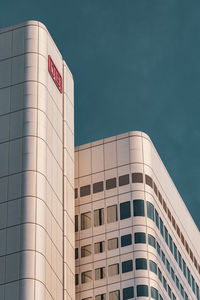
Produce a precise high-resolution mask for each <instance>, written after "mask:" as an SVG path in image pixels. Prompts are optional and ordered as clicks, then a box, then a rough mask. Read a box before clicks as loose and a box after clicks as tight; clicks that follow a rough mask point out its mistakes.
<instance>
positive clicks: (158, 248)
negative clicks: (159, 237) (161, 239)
mask: <svg viewBox="0 0 200 300" xmlns="http://www.w3.org/2000/svg"><path fill="white" fill-rule="evenodd" d="M157 252H158V254H159V256H160V245H159V243H158V242H157Z"/></svg>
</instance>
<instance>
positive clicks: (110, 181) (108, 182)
mask: <svg viewBox="0 0 200 300" xmlns="http://www.w3.org/2000/svg"><path fill="white" fill-rule="evenodd" d="M116 186H117V181H116V178H111V179H108V180H106V190H110V189H114V188H116Z"/></svg>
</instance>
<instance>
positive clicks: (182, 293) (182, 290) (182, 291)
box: [180, 284, 184, 297]
mask: <svg viewBox="0 0 200 300" xmlns="http://www.w3.org/2000/svg"><path fill="white" fill-rule="evenodd" d="M180 290H181V296H182V297H184V289H183V286H182V284H180Z"/></svg>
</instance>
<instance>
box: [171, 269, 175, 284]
mask: <svg viewBox="0 0 200 300" xmlns="http://www.w3.org/2000/svg"><path fill="white" fill-rule="evenodd" d="M171 277H172V279H173V280H174V281H175V275H174V269H173V268H172V267H171Z"/></svg>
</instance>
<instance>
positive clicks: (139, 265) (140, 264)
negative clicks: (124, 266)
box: [135, 258, 147, 270]
mask: <svg viewBox="0 0 200 300" xmlns="http://www.w3.org/2000/svg"><path fill="white" fill-rule="evenodd" d="M135 268H136V270H147V259H146V258H136V260H135Z"/></svg>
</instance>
